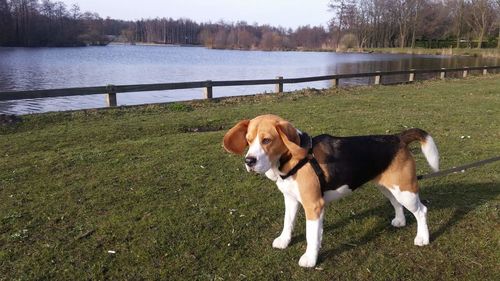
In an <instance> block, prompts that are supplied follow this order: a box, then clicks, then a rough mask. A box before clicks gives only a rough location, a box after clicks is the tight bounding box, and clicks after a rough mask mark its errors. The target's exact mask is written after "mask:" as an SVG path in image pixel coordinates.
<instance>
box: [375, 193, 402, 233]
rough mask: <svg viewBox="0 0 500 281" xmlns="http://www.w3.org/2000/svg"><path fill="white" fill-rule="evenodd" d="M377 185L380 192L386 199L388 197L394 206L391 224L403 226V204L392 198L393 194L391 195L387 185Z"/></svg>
mask: <svg viewBox="0 0 500 281" xmlns="http://www.w3.org/2000/svg"><path fill="white" fill-rule="evenodd" d="M377 187H378V189H379V190H380V192H382V194H384V196H385V197H387V199H389V201H390V202H391V204H392V206H393V207H394V212H395V214H396V215H395V216H394V219H393V220H392V221H391V224H392V226H394V227H403V226H405V225H406V218H405V215H404V211H403V205H401V203H399V202H398V200H396V198H394V195H392V193H391V192H390V191H389V190H388V189H387V187H385V186H380V185H378V186H377Z"/></svg>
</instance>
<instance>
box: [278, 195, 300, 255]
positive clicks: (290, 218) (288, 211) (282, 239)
mask: <svg viewBox="0 0 500 281" xmlns="http://www.w3.org/2000/svg"><path fill="white" fill-rule="evenodd" d="M283 196H284V198H285V219H284V222H283V231H282V232H281V235H280V236H278V237H277V238H276V239H274V241H273V248H277V249H285V248H286V247H288V244H290V240H291V239H292V231H293V227H294V225H295V218H296V217H297V209H298V208H299V202H298V201H297V199H295V198H293V197H292V196H290V195H288V194H285V193H284V194H283Z"/></svg>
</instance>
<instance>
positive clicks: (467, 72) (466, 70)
mask: <svg viewBox="0 0 500 281" xmlns="http://www.w3.org/2000/svg"><path fill="white" fill-rule="evenodd" d="M464 68H465V70H464V75H463V77H464V78H467V75H468V74H469V70H468V69H467V68H468V67H467V66H465V67H464Z"/></svg>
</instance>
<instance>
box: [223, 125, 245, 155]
mask: <svg viewBox="0 0 500 281" xmlns="http://www.w3.org/2000/svg"><path fill="white" fill-rule="evenodd" d="M249 123H250V120H242V121H240V122H238V124H236V125H234V127H232V128H231V129H229V131H228V132H227V133H226V135H225V136H224V148H225V149H226V150H227V151H228V152H231V153H234V154H243V152H244V151H245V148H246V147H247V145H248V143H247V139H246V137H245V136H246V134H247V129H248V124H249Z"/></svg>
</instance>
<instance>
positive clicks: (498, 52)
mask: <svg viewBox="0 0 500 281" xmlns="http://www.w3.org/2000/svg"><path fill="white" fill-rule="evenodd" d="M364 51H369V52H375V53H389V54H415V55H446V56H452V55H455V56H473V57H489V58H500V49H499V48H496V49H494V48H489V49H476V48H473V49H471V48H460V49H457V48H441V49H428V48H366V49H364Z"/></svg>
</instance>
